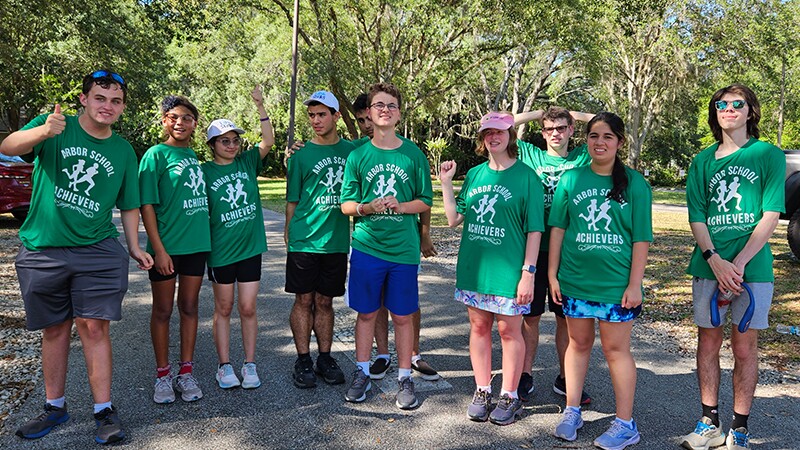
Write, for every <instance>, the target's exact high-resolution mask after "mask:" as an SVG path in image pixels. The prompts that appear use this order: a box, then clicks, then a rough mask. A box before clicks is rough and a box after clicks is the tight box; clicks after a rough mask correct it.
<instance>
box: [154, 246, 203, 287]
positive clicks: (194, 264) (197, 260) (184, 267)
mask: <svg viewBox="0 0 800 450" xmlns="http://www.w3.org/2000/svg"><path fill="white" fill-rule="evenodd" d="M169 256H170V258H172V267H173V268H174V269H175V271H174V272H172V273H171V274H169V275H161V274H160V273H158V271H157V270H156V268H155V267H153V268H152V269H150V270H149V271H148V273H147V275H148V276H149V277H150V281H167V280H172V279H174V278H175V277H177V276H178V275H185V276H187V277H202V276H203V273H205V271H206V260H207V259H208V252H200V253H190V254H188V255H169Z"/></svg>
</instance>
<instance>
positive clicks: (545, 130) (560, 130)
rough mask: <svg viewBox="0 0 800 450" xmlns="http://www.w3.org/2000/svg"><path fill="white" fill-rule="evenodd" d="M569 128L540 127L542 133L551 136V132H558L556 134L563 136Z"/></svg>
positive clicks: (565, 126)
mask: <svg viewBox="0 0 800 450" xmlns="http://www.w3.org/2000/svg"><path fill="white" fill-rule="evenodd" d="M567 128H569V126H567V125H559V126H557V127H542V133H544V134H553V131H558V134H564V132H565V131H567Z"/></svg>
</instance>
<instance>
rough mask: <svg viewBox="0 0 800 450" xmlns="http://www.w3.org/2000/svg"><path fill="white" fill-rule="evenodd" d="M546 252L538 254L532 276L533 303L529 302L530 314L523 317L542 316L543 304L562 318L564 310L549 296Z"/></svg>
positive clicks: (547, 254)
mask: <svg viewBox="0 0 800 450" xmlns="http://www.w3.org/2000/svg"><path fill="white" fill-rule="evenodd" d="M548 257H549V253H548V252H539V257H538V258H537V259H536V274H535V275H534V277H535V278H534V285H533V301H532V302H531V312H529V313H528V314H525V317H536V316H541V315H542V314H544V304H545V302H546V303H547V307H548V309H549V310H550V311H552V312H553V314H555V315H556V316H558V317H561V318H563V317H564V310H563V309H562V308H561V305H557V304H556V303H555V302H554V301H553V297H552V296H551V295H550V280H549V279H548V278H547V268H548V267H549V264H548V263H547V258H548Z"/></svg>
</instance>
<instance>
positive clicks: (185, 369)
mask: <svg viewBox="0 0 800 450" xmlns="http://www.w3.org/2000/svg"><path fill="white" fill-rule="evenodd" d="M192 366H194V362H193V361H185V362H181V369H180V370H179V371H178V375H186V374H187V373H192Z"/></svg>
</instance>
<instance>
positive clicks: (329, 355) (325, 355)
mask: <svg viewBox="0 0 800 450" xmlns="http://www.w3.org/2000/svg"><path fill="white" fill-rule="evenodd" d="M330 357H331V352H319V356H317V359H320V358H330Z"/></svg>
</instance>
